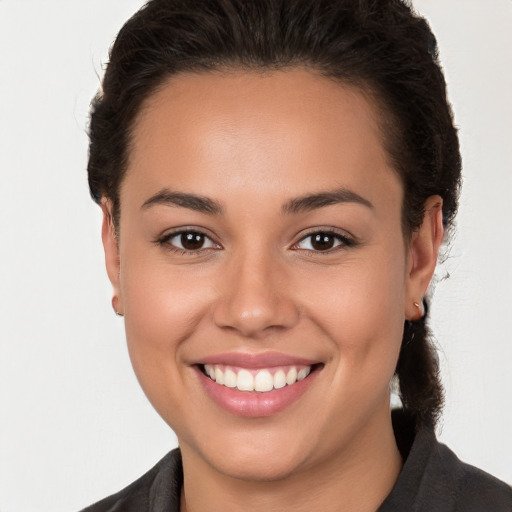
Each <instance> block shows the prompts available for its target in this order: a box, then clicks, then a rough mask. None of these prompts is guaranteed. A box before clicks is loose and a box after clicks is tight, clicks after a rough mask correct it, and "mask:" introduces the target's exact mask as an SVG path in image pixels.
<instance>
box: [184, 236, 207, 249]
mask: <svg viewBox="0 0 512 512" xmlns="http://www.w3.org/2000/svg"><path fill="white" fill-rule="evenodd" d="M205 238H206V237H205V236H204V235H203V234H202V233H182V234H181V236H180V242H181V246H182V247H183V249H186V250H187V251H197V249H201V248H202V247H203V245H204V240H205Z"/></svg>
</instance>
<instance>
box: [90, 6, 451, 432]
mask: <svg viewBox="0 0 512 512" xmlns="http://www.w3.org/2000/svg"><path fill="white" fill-rule="evenodd" d="M299 66H302V67H306V68H308V69H311V70H312V71H313V72H316V73H319V74H321V75H322V76H325V77H326V78H329V79H334V80H337V81H339V82H340V83H345V84H350V85H354V86H356V87H359V88H360V89H361V90H362V91H365V92H368V93H370V94H371V95H372V97H373V98H375V100H376V103H377V106H378V109H379V113H380V116H379V117H380V124H381V131H382V134H383V141H384V142H383V143H384V146H385V148H386V150H387V153H388V155H389V157H390V161H391V163H392V166H393V168H394V169H395V171H396V172H397V173H398V175H399V176H400V178H401V181H402V183H403V188H404V202H403V205H402V229H403V232H404V237H405V239H406V240H409V239H410V236H411V234H412V233H413V232H414V230H416V229H417V228H419V226H420V225H421V223H422V220H423V217H424V213H425V212H424V204H425V201H426V199H427V198H428V197H429V196H432V195H436V194H438V195H440V196H441V197H442V198H443V207H442V208H443V221H444V225H445V228H447V230H449V229H450V228H451V227H452V224H453V219H454V216H455V214H456V211H457V202H458V194H459V188H460V180H461V158H460V152H459V142H458V137H457V131H456V129H455V127H454V124H453V116H452V112H451V108H450V105H449V103H448V101H447V97H446V84H445V80H444V77H443V73H442V71H441V67H440V64H439V60H438V51H437V43H436V40H435V37H434V35H433V34H432V32H431V30H430V28H429V25H428V23H427V22H426V21H425V20H424V19H423V18H421V17H420V16H418V15H417V14H416V13H414V11H413V10H412V8H411V6H410V5H409V4H408V3H406V2H405V1H401V0H150V1H149V2H148V3H147V4H146V5H145V6H144V7H142V8H141V9H140V10H139V11H138V12H137V13H136V14H135V15H134V16H133V17H132V18H131V19H130V20H128V22H127V23H126V24H125V25H124V26H123V28H122V29H121V31H120V32H119V34H118V36H117V38H116V40H115V42H114V44H113V46H112V48H111V50H110V60H109V63H108V65H107V67H106V72H105V76H104V79H103V87H102V89H101V91H100V92H99V93H98V94H97V96H96V97H95V98H94V100H93V102H92V107H91V118H90V127H89V137H90V146H89V163H88V176H89V187H90V192H91V195H92V197H93V199H94V200H95V201H96V202H98V203H99V202H100V201H101V200H102V198H107V199H109V200H110V201H111V203H112V209H113V212H112V214H113V218H114V224H115V226H116V227H117V226H118V225H119V222H120V205H119V187H120V184H121V182H122V180H123V176H124V173H125V172H126V168H127V165H128V160H129V157H130V143H131V138H132V131H133V127H134V124H135V122H136V118H137V115H138V113H139V112H140V110H141V106H142V104H143V102H144V101H145V100H146V99H147V98H149V97H150V96H151V95H152V94H153V93H154V92H155V91H156V90H157V89H158V87H159V86H161V85H162V84H164V83H165V82H167V81H168V80H169V78H170V77H172V76H173V75H176V74H179V73H182V72H199V73H201V72H205V73H207V72H211V71H223V70H230V69H242V70H248V71H252V70H255V71H259V70H263V71H265V70H270V71H273V70H286V69H291V68H294V67H299ZM424 305H425V315H424V317H423V318H422V319H421V320H419V321H415V322H409V321H406V322H405V325H404V334H403V339H402V346H401V351H400V355H399V359H398V364H397V367H396V375H397V376H398V379H399V384H400V398H401V400H402V405H403V408H404V410H405V412H406V413H409V414H410V415H412V416H413V417H414V420H415V422H416V428H420V427H422V426H425V425H435V423H436V422H437V420H438V418H439V416H440V413H441V409H442V403H443V390H442V386H441V383H440V378H439V365H438V358H437V353H436V351H435V349H434V347H433V344H432V340H431V336H430V334H429V331H428V327H427V312H428V307H427V306H428V304H427V301H426V300H424Z"/></svg>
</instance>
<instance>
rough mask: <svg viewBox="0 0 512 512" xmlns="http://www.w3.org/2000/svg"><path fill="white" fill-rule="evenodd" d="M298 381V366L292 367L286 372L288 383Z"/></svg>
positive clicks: (289, 384)
mask: <svg viewBox="0 0 512 512" xmlns="http://www.w3.org/2000/svg"><path fill="white" fill-rule="evenodd" d="M296 381H297V368H291V369H290V370H288V373H287V374H286V384H288V386H291V385H292V384H294V383H295V382H296Z"/></svg>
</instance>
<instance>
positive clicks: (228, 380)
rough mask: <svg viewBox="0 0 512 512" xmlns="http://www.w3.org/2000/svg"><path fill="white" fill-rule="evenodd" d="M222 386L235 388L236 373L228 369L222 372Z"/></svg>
mask: <svg viewBox="0 0 512 512" xmlns="http://www.w3.org/2000/svg"><path fill="white" fill-rule="evenodd" d="M215 380H217V379H215ZM217 382H218V381H217ZM224 386H227V387H228V388H236V373H235V372H234V371H233V370H229V369H228V370H226V371H225V372H224Z"/></svg>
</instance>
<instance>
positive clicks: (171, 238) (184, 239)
mask: <svg viewBox="0 0 512 512" xmlns="http://www.w3.org/2000/svg"><path fill="white" fill-rule="evenodd" d="M159 243H160V244H161V245H166V246H170V248H171V249H174V250H178V251H187V252H195V251H200V250H202V249H218V248H219V245H218V244H216V243H215V242H213V240H212V239H211V238H209V237H208V236H207V235H205V234H204V233H201V232H200V231H193V230H190V231H180V232H178V233H171V234H169V235H166V236H165V237H163V238H162V239H161V240H159Z"/></svg>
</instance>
